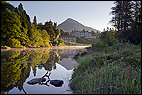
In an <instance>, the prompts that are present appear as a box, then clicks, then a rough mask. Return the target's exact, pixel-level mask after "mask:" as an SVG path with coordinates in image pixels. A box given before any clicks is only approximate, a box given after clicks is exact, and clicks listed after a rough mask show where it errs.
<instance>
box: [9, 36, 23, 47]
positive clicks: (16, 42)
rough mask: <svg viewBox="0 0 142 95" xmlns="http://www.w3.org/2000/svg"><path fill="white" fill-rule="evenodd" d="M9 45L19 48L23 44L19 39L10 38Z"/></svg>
mask: <svg viewBox="0 0 142 95" xmlns="http://www.w3.org/2000/svg"><path fill="white" fill-rule="evenodd" d="M7 45H8V46H10V47H15V48H19V47H20V46H21V43H20V41H19V40H18V39H15V38H9V39H8V41H7Z"/></svg>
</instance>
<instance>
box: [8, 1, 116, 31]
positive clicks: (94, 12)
mask: <svg viewBox="0 0 142 95" xmlns="http://www.w3.org/2000/svg"><path fill="white" fill-rule="evenodd" d="M7 2H9V3H10V4H12V5H13V6H15V7H18V5H19V4H20V3H22V5H23V8H24V10H26V12H27V14H28V15H29V16H30V19H31V22H33V18H34V16H36V18H37V22H38V23H42V24H45V22H47V21H50V20H51V21H52V22H57V25H59V24H60V23H62V22H63V21H65V20H66V19H67V18H72V19H74V20H76V21H78V22H80V23H81V24H83V25H85V26H88V27H92V28H94V29H97V30H99V31H103V30H104V28H107V27H110V28H112V25H111V23H109V21H110V20H111V18H112V15H110V14H109V13H110V12H111V11H112V10H111V8H112V7H113V6H114V1H7Z"/></svg>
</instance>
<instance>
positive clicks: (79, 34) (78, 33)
mask: <svg viewBox="0 0 142 95" xmlns="http://www.w3.org/2000/svg"><path fill="white" fill-rule="evenodd" d="M71 35H72V36H74V37H83V38H88V39H93V38H94V39H95V38H96V36H92V32H88V31H85V30H83V31H76V30H74V31H72V32H71Z"/></svg>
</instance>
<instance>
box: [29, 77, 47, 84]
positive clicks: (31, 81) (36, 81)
mask: <svg viewBox="0 0 142 95" xmlns="http://www.w3.org/2000/svg"><path fill="white" fill-rule="evenodd" d="M45 81H46V79H45V78H34V79H32V80H30V81H28V82H27V83H28V84H30V85H34V84H37V83H40V82H45Z"/></svg>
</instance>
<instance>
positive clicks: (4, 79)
mask: <svg viewBox="0 0 142 95" xmlns="http://www.w3.org/2000/svg"><path fill="white" fill-rule="evenodd" d="M85 47H87V46H82V47H81V46H80V47H75V46H69V47H66V46H65V47H50V48H26V49H10V50H5V49H3V50H2V49H1V94H72V93H73V91H72V90H71V89H70V87H69V83H70V80H71V76H72V73H73V69H74V68H75V67H77V62H76V61H75V60H74V59H73V56H74V55H75V54H77V52H80V51H82V50H84V48H85ZM45 75H47V76H48V77H47V76H46V77H45ZM43 76H44V78H45V79H46V80H45V81H44V82H42V83H41V82H40V83H35V84H29V83H27V82H28V81H30V80H32V79H35V78H42V77H43ZM51 80H62V81H63V83H62V84H61V85H60V86H55V85H53V84H51V83H50V81H51Z"/></svg>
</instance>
